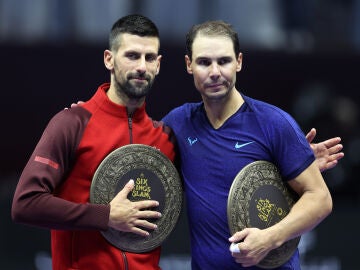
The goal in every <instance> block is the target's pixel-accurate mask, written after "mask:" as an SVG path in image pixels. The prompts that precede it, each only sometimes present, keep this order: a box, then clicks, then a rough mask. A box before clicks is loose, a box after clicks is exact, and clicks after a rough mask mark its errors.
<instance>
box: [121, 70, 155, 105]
mask: <svg viewBox="0 0 360 270" xmlns="http://www.w3.org/2000/svg"><path fill="white" fill-rule="evenodd" d="M139 77H141V78H143V79H145V80H146V81H147V83H146V84H145V83H144V84H138V85H136V84H135V83H134V82H132V81H131V79H134V78H139ZM115 82H116V84H115V87H116V92H117V94H118V95H119V96H123V95H126V96H127V97H128V98H129V99H141V98H143V97H145V96H147V95H148V93H149V92H150V89H151V87H152V85H153V82H154V80H152V79H151V77H150V76H149V75H146V74H145V75H141V76H140V75H131V74H130V75H129V76H127V78H126V79H125V80H124V81H121V80H119V79H118V78H117V76H115Z"/></svg>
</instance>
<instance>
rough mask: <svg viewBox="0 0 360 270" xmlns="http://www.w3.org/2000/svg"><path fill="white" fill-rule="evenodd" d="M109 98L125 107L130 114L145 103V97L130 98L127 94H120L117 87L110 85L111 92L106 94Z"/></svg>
mask: <svg viewBox="0 0 360 270" xmlns="http://www.w3.org/2000/svg"><path fill="white" fill-rule="evenodd" d="M106 95H107V96H108V98H109V99H110V100H111V101H112V102H114V103H116V104H119V105H122V106H125V107H126V108H127V111H128V113H129V114H132V113H133V112H134V111H135V110H136V109H137V108H139V107H141V106H142V105H143V104H144V102H145V97H142V98H129V97H128V96H126V95H125V94H122V95H121V94H119V93H118V91H116V89H115V87H114V86H112V85H110V88H109V90H108V91H107V92H106Z"/></svg>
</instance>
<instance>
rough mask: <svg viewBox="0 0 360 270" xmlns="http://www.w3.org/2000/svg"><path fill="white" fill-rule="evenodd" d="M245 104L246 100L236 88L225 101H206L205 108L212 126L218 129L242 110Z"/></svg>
mask: <svg viewBox="0 0 360 270" xmlns="http://www.w3.org/2000/svg"><path fill="white" fill-rule="evenodd" d="M243 103H244V99H243V98H242V96H241V95H240V93H239V92H238V91H237V90H236V89H235V88H234V89H233V90H232V91H231V92H230V93H229V95H228V96H227V97H225V98H224V99H221V100H204V107H205V111H206V115H207V117H208V119H209V121H210V123H211V125H212V126H213V127H214V128H215V129H218V128H220V127H221V126H222V125H223V124H224V123H225V121H226V120H227V119H229V118H230V117H231V116H232V115H233V114H234V113H236V112H237V111H238V110H239V109H240V107H241V105H242V104H243Z"/></svg>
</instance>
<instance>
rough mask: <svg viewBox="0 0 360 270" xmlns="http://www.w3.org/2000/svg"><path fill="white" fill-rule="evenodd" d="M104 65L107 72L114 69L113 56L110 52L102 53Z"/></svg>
mask: <svg viewBox="0 0 360 270" xmlns="http://www.w3.org/2000/svg"><path fill="white" fill-rule="evenodd" d="M104 64H105V67H106V68H107V69H108V70H110V71H111V70H113V68H114V57H113V54H112V52H111V51H110V50H105V51H104Z"/></svg>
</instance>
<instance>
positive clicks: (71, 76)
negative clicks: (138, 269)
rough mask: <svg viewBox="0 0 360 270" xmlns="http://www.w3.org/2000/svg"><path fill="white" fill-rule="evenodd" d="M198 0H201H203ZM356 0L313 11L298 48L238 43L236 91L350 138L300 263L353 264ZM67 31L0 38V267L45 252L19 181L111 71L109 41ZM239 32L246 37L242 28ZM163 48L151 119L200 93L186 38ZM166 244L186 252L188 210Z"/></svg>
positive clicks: (29, 265) (23, 265)
mask: <svg viewBox="0 0 360 270" xmlns="http://www.w3.org/2000/svg"><path fill="white" fill-rule="evenodd" d="M2 2H4V1H0V8H1V3H2ZM65 2H67V1H65ZM198 2H199V3H200V4H204V1H198ZM320 2H321V1H320ZM355 2H356V1H343V2H341V1H330V4H332V5H333V6H335V7H337V8H338V12H339V14H340V15H339V16H340V18H338V17H336V16H335V15H333V17H335V18H333V17H331V16H329V12H328V13H324V14H328V15H327V16H328V17H331V18H330V19H331V20H330V19H328V20H325V19H326V18H327V17H326V16H325V15H324V14H323V13H321V14H323V15H322V16H323V17H321V16H320V17H318V19H319V18H323V19H324V17H325V19H324V20H323V21H322V23H319V22H318V23H317V24H315V23H312V24H310V23H311V22H314V21H312V20H309V19H307V20H305V19H304V20H305V21H306V22H307V25H311V28H310V30H311V31H310V33H312V37H313V42H312V43H311V44H312V45H311V46H310V47H307V46H305V47H304V46H303V45H304V44H303V43H301V44H302V46H300V48H299V47H298V46H295V45H293V43H291V42H289V43H286V44H285V46H284V45H282V46H279V47H277V48H271V49H269V48H266V47H262V46H252V45H253V43H250V42H249V43H246V41H245V42H244V45H243V46H242V51H243V54H244V57H243V69H242V71H241V72H240V73H239V74H238V78H237V88H238V89H239V90H240V91H242V92H243V93H245V94H246V95H249V96H251V97H254V98H257V99H261V100H264V101H267V102H269V103H272V104H274V105H277V106H279V107H280V108H282V109H284V110H286V111H288V112H289V113H290V114H292V115H293V116H294V117H295V119H296V120H297V121H298V123H299V124H300V126H301V127H302V128H303V131H304V133H306V132H307V131H308V130H309V129H310V128H311V127H315V128H317V131H318V136H317V137H316V141H320V140H324V139H327V138H330V137H334V136H340V137H341V138H342V143H343V145H344V152H345V157H344V159H342V160H341V161H340V163H339V165H338V166H337V167H336V168H334V169H332V170H330V171H327V172H325V173H324V178H325V179H326V181H327V184H328V186H329V188H330V190H331V193H332V195H333V200H334V209H333V213H332V214H331V215H330V216H329V217H328V218H327V219H326V220H325V221H324V222H323V223H321V224H320V225H319V226H318V227H317V228H316V229H315V230H314V231H313V232H312V233H309V234H307V235H305V236H304V237H303V241H304V243H303V244H301V246H300V247H301V248H300V250H301V251H302V254H303V256H302V258H303V269H320V268H321V267H325V268H322V269H330V270H331V269H349V270H352V269H356V268H357V267H356V266H357V265H358V263H357V261H358V260H357V251H358V250H359V249H358V243H359V240H360V237H359V230H358V228H359V226H360V216H359V210H360V204H359V198H360V196H359V195H360V194H359V193H360V191H359V188H360V184H359V179H358V172H359V170H360V167H359V164H360V137H359V132H360V131H359V105H360V94H359V89H360V81H359V76H360V54H359V49H358V47H357V43H356V42H355V40H356V38H354V39H350V38H347V37H348V33H349V32H350V30H349V28H345V27H342V26H344V25H345V23H343V24H339V22H343V20H344V18H345V17H346V16H345V15H346V12H345V11H344V10H347V9H346V8H349V10H350V7H353V6H351V4H354V3H355ZM67 3H69V2H67ZM134 3H136V5H135V4H134V6H132V10H136V11H137V10H138V9H140V10H141V8H140V4H139V2H138V1H134ZM340 3H342V4H340ZM339 7H342V8H343V9H339ZM208 8H209V7H208ZM213 12H214V11H213ZM289 12H290V11H289ZM143 13H145V15H146V12H143ZM286 14H291V12H290V13H286ZM330 14H336V13H335V12H334V13H330ZM0 15H1V12H0ZM119 16H122V14H120V15H119ZM199 17H201V18H200V19H199V20H200V21H202V20H203V19H204V18H206V16H205V15H202V16H199ZM209 18H211V16H209ZM291 18H292V17H291V16H290V19H288V20H287V22H288V25H287V26H286V28H285V29H287V30H289V29H292V28H295V29H300V28H301V27H300V26H299V24H298V23H297V21H296V20H295V23H294V20H291ZM155 19H156V17H155ZM0 21H1V18H0ZM325 22H326V23H325ZM109 27H110V26H109ZM284 27H285V26H284ZM307 27H308V28H306V29H309V26H307ZM321 27H323V28H321ZM159 28H160V32H161V27H159ZM320 29H322V30H320ZM288 32H289V31H288ZM0 37H1V36H0ZM67 38H68V39H67V40H66V42H60V43H58V42H55V43H54V42H46V41H43V40H42V41H38V42H36V43H32V44H26V43H22V42H18V41H16V40H14V39H11V38H10V39H9V40H4V38H3V39H2V40H1V42H0V66H1V75H0V78H1V87H2V91H1V92H0V101H1V106H0V117H1V118H0V120H1V126H2V128H1V137H0V138H1V140H0V143H1V146H0V147H1V148H0V150H1V157H0V177H1V180H0V195H1V196H0V211H1V214H2V218H1V220H0V265H1V266H0V267H1V269H16V270H17V269H30V270H32V269H37V270H39V269H40V267H39V266H37V267H36V266H35V265H39V264H38V261H37V260H39V257H40V258H44V257H45V258H46V257H48V256H49V252H50V251H49V250H50V242H49V241H50V238H49V232H48V231H47V230H42V229H37V228H31V227H27V226H23V225H19V224H14V223H13V222H12V221H11V218H10V208H11V201H12V196H13V192H14V189H15V186H16V184H17V181H18V178H19V176H20V174H21V171H22V168H23V167H24V166H25V163H26V162H27V159H28V158H29V156H30V154H31V152H32V150H33V148H34V147H35V145H36V143H37V141H38V140H39V138H40V136H41V134H42V131H43V129H44V128H45V126H46V124H47V122H48V121H49V120H50V118H51V117H52V116H53V115H54V114H55V113H56V112H58V111H59V110H62V109H63V108H65V107H68V106H70V104H71V103H73V102H76V101H78V100H87V99H88V98H90V97H91V96H92V95H93V93H94V92H95V90H96V89H97V87H98V86H99V85H100V84H101V83H103V82H105V81H108V80H109V74H108V72H107V70H106V69H105V67H104V65H103V51H104V49H105V48H106V43H104V42H97V43H87V42H83V41H78V40H72V38H69V37H67ZM240 40H241V41H243V40H242V39H241V35H240ZM242 44H243V43H242ZM161 54H162V55H163V59H162V62H161V70H160V75H159V76H158V78H157V79H156V81H155V84H154V88H153V89H152V92H151V94H150V96H149V97H148V99H147V107H148V113H149V114H150V115H151V116H152V117H153V118H155V119H160V118H161V117H162V116H163V115H165V114H166V113H167V112H168V111H169V110H171V109H172V108H174V107H176V106H178V105H181V104H182V103H184V102H191V101H199V100H200V96H199V95H198V93H197V91H196V90H195V89H194V87H193V82H192V77H191V76H190V75H188V74H187V73H186V70H185V64H184V46H183V40H181V42H174V40H172V39H167V38H166V36H165V38H164V39H162V47H161ZM224 162H226V161H224ZM44 207H46V206H45V205H44ZM163 252H164V257H170V258H178V257H180V259H181V258H185V260H187V259H188V255H189V239H188V230H187V225H186V218H185V214H183V215H182V216H181V218H180V221H179V223H178V226H177V228H176V230H175V232H174V233H173V234H172V235H171V236H170V237H169V239H168V240H167V241H166V242H165V244H164V248H163ZM42 255H44V256H42ZM36 258H37V259H36ZM184 265H185V264H184ZM164 269H167V268H165V267H164ZM174 269H175V268H174V267H173V270H174ZM179 269H185V266H184V267H183V268H179Z"/></svg>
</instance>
